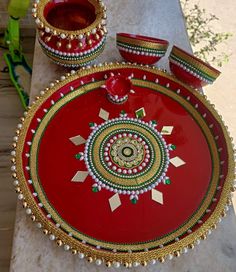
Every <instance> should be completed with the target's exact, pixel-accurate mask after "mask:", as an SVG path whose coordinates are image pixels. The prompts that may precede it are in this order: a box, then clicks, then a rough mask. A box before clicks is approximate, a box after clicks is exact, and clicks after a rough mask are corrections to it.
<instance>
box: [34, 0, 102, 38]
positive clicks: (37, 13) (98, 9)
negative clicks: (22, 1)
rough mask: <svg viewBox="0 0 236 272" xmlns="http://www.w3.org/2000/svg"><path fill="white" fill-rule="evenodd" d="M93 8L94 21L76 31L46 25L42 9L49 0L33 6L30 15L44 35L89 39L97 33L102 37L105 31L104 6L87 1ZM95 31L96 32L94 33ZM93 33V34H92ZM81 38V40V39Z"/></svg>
mask: <svg viewBox="0 0 236 272" xmlns="http://www.w3.org/2000/svg"><path fill="white" fill-rule="evenodd" d="M87 1H88V2H89V3H90V4H92V5H93V6H94V8H95V14H96V19H95V21H94V22H93V23H92V24H91V25H89V26H88V27H86V28H84V29H80V30H76V31H69V30H64V29H59V28H56V27H54V26H52V25H51V24H49V23H48V21H47V20H46V18H45V17H44V8H45V6H46V5H47V4H48V3H49V2H50V0H40V1H39V2H35V3H34V4H33V9H32V15H33V17H34V18H35V19H36V20H35V21H36V24H37V25H38V27H39V28H40V29H44V30H45V32H46V33H48V34H52V35H54V36H58V35H61V36H62V35H63V36H62V37H61V38H63V39H71V40H73V39H74V38H75V37H77V38H79V37H80V35H82V36H83V37H89V36H90V35H91V34H96V32H98V31H99V33H100V34H101V35H102V36H103V35H104V34H105V33H106V32H107V31H106V28H105V26H106V18H107V16H106V6H105V5H104V3H103V2H102V1H101V0H87ZM95 30H96V31H95ZM93 32H94V33H93ZM83 37H82V38H83ZM82 38H81V39H82Z"/></svg>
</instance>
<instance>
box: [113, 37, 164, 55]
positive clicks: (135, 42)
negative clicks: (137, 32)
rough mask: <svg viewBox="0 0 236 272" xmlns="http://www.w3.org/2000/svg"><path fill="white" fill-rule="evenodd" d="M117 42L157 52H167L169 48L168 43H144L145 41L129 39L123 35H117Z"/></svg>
mask: <svg viewBox="0 0 236 272" xmlns="http://www.w3.org/2000/svg"><path fill="white" fill-rule="evenodd" d="M116 39H117V42H120V43H126V44H130V45H136V46H141V47H145V48H149V49H156V50H162V51H166V50H167V48H168V45H169V44H168V43H167V44H162V43H157V42H156V43H155V42H151V41H143V40H138V39H135V38H129V37H124V36H122V35H119V34H117V36H116Z"/></svg>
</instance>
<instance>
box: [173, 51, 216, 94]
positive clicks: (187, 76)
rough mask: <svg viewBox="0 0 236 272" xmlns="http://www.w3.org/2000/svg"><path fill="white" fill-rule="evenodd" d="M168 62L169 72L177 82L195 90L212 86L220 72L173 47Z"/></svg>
mask: <svg viewBox="0 0 236 272" xmlns="http://www.w3.org/2000/svg"><path fill="white" fill-rule="evenodd" d="M169 62H170V70H171V72H172V73H173V74H174V75H175V76H176V77H177V78H178V79H179V80H181V81H183V82H185V83H187V84H188V85H190V86H192V87H194V88H197V89H199V88H201V87H203V86H206V85H207V84H212V83H213V82H214V81H215V80H216V78H217V77H218V76H219V75H220V71H218V70H216V69H215V68H213V67H212V66H210V65H209V64H207V63H205V62H203V61H202V60H200V59H199V58H197V57H195V56H193V55H191V54H189V53H188V52H186V51H184V50H182V49H180V48H178V47H177V46H173V48H172V51H171V53H170V56H169Z"/></svg>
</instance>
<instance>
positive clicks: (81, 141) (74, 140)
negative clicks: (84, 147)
mask: <svg viewBox="0 0 236 272" xmlns="http://www.w3.org/2000/svg"><path fill="white" fill-rule="evenodd" d="M70 141H71V142H72V143H73V144H74V145H81V144H85V143H86V140H85V139H84V138H83V137H82V136H80V135H77V136H74V137H71V138H70Z"/></svg>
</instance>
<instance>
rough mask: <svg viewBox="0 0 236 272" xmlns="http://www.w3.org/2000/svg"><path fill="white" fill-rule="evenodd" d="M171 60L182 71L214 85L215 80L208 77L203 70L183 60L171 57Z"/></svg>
mask: <svg viewBox="0 0 236 272" xmlns="http://www.w3.org/2000/svg"><path fill="white" fill-rule="evenodd" d="M169 60H170V62H171V63H173V64H176V65H178V66H179V67H181V68H182V69H184V70H185V71H186V72H188V73H190V74H191V75H193V76H195V77H197V78H199V79H200V80H202V81H204V82H206V83H207V84H212V83H213V82H214V80H215V79H214V78H212V77H210V76H208V75H206V74H205V73H203V72H202V71H201V70H199V69H197V68H195V67H194V66H192V65H191V64H189V63H187V62H185V61H183V60H182V59H180V58H178V57H176V56H174V55H171V56H170V57H169Z"/></svg>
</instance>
